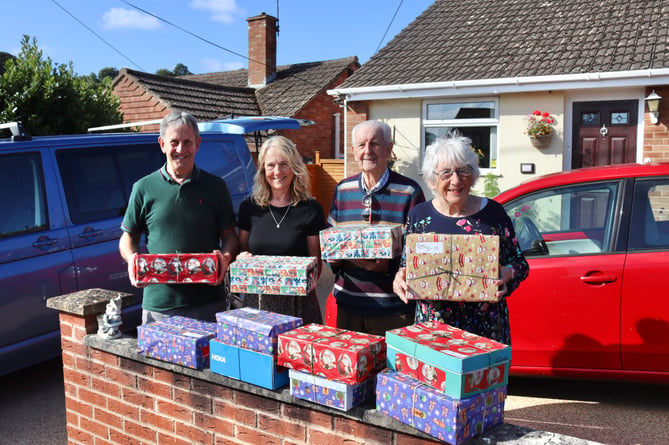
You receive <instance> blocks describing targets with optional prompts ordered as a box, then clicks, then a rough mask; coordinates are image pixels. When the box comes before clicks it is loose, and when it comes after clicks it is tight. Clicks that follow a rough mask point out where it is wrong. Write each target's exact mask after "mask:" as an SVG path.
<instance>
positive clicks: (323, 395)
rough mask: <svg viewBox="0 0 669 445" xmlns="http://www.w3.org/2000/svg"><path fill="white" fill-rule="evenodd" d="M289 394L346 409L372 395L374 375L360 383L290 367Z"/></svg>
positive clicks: (374, 381)
mask: <svg viewBox="0 0 669 445" xmlns="http://www.w3.org/2000/svg"><path fill="white" fill-rule="evenodd" d="M288 375H289V377H290V395H292V396H293V397H297V398H298V399H304V400H308V401H310V402H314V403H318V404H320V405H325V406H329V407H331V408H336V409H339V410H342V411H348V410H350V409H351V408H353V407H354V406H357V405H360V404H361V403H364V402H366V401H367V400H368V399H370V398H371V397H373V395H374V386H375V383H376V376H372V377H370V378H368V379H367V380H365V381H363V382H360V383H344V382H338V381H336V380H330V379H326V378H325V377H320V376H317V375H313V374H309V373H306V372H301V371H296V370H294V369H290V370H289V371H288Z"/></svg>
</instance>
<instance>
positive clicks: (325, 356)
mask: <svg viewBox="0 0 669 445" xmlns="http://www.w3.org/2000/svg"><path fill="white" fill-rule="evenodd" d="M278 363H279V365H281V366H285V367H286V368H291V369H295V370H298V371H304V372H308V373H310V374H315V375H319V376H322V377H326V378H328V379H331V380H338V381H340V382H344V383H359V382H362V381H364V380H367V379H368V378H370V377H371V376H373V375H374V374H376V373H377V372H379V371H381V370H382V369H384V368H385V367H386V343H385V341H384V338H383V337H382V336H379V335H371V334H364V333H361V332H355V331H347V330H344V329H337V328H332V327H329V326H322V325H319V324H313V323H312V324H308V325H306V326H302V327H299V328H297V329H293V330H292V331H288V332H284V333H283V334H279V361H278Z"/></svg>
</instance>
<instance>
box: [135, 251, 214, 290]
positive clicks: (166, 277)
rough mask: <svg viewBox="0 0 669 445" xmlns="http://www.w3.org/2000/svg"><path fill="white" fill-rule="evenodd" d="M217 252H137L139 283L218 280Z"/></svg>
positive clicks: (136, 265) (137, 276) (136, 263)
mask: <svg viewBox="0 0 669 445" xmlns="http://www.w3.org/2000/svg"><path fill="white" fill-rule="evenodd" d="M218 273H219V271H218V256H217V255H216V254H215V253H189V254H186V253H175V254H137V255H136V256H135V279H136V280H137V282H138V283H145V284H162V283H215V282H216V280H218V276H219V275H218Z"/></svg>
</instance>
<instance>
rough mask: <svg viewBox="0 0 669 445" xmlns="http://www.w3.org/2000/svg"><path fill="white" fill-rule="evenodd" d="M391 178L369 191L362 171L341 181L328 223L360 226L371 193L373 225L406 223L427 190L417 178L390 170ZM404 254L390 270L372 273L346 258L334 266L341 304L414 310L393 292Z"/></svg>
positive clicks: (365, 310) (369, 309)
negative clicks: (366, 200)
mask: <svg viewBox="0 0 669 445" xmlns="http://www.w3.org/2000/svg"><path fill="white" fill-rule="evenodd" d="M387 173H388V179H387V181H385V183H383V180H382V181H380V183H379V185H380V187H378V189H376V187H375V188H373V189H372V192H371V193H370V192H366V191H365V187H364V183H363V179H362V174H358V175H355V176H352V177H349V178H346V179H344V180H342V181H341V182H340V183H339V184H337V188H336V189H335V192H334V197H333V199H332V206H331V208H330V215H329V217H328V226H345V225H354V224H355V225H360V224H362V223H363V222H365V221H368V219H367V218H365V219H363V215H364V212H365V210H366V206H365V204H363V198H364V197H365V195H366V194H367V195H371V199H369V208H370V210H371V220H372V224H402V225H404V224H405V223H406V221H407V217H408V215H409V210H411V209H412V208H413V207H414V206H416V205H417V204H419V203H421V202H424V201H425V196H424V195H423V191H422V190H421V188H420V186H419V185H418V183H417V182H416V181H414V180H413V179H411V178H407V177H406V176H402V175H400V174H399V173H396V172H394V171H392V170H388V171H387ZM399 263H400V257H398V258H395V259H393V260H391V262H390V265H389V268H388V271H386V272H370V271H367V270H365V269H361V268H359V267H356V266H355V265H353V264H352V263H351V262H348V261H344V263H343V264H342V266H341V267H339V268H333V272H334V273H335V283H334V289H333V294H334V296H335V298H336V300H337V304H338V305H341V306H345V307H346V308H348V309H353V310H357V311H358V312H360V313H373V312H378V311H379V310H384V311H385V312H387V313H402V312H411V311H412V310H413V306H412V305H406V304H405V303H404V302H402V300H400V299H399V297H398V296H397V295H395V294H394V293H393V279H394V278H395V273H396V272H397V269H398V268H399Z"/></svg>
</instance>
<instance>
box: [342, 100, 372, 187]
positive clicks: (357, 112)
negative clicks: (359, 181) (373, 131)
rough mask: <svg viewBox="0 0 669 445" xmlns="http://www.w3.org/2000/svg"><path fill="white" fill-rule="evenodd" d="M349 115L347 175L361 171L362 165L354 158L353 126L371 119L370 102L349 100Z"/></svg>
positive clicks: (347, 128)
mask: <svg viewBox="0 0 669 445" xmlns="http://www.w3.org/2000/svg"><path fill="white" fill-rule="evenodd" d="M347 113H348V116H347V117H346V119H347V122H346V147H347V149H346V176H347V177H348V176H351V175H355V174H356V173H360V167H358V163H357V162H355V159H353V152H352V150H351V146H352V145H353V141H351V132H352V131H353V128H354V127H355V126H356V125H358V124H359V123H360V122H364V121H366V120H368V119H369V103H368V102H349V103H348V110H347Z"/></svg>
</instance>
